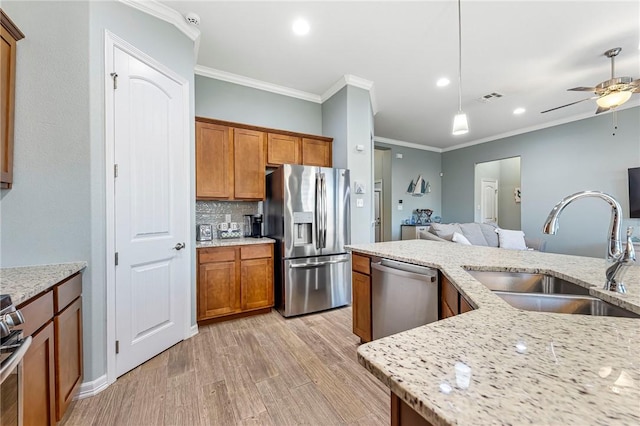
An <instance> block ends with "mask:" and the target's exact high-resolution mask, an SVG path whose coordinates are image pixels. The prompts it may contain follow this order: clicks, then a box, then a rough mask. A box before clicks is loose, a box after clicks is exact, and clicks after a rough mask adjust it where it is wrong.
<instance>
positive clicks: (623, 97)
mask: <svg viewBox="0 0 640 426" xmlns="http://www.w3.org/2000/svg"><path fill="white" fill-rule="evenodd" d="M629 98H631V92H630V91H621V92H611V93H609V94H608V95H604V96H601V97H599V98H598V99H597V100H596V103H597V104H598V106H599V107H600V108H616V107H619V106H620V105H622V104H623V103H625V102H627V101H628V100H629Z"/></svg>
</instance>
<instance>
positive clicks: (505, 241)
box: [497, 228, 527, 250]
mask: <svg viewBox="0 0 640 426" xmlns="http://www.w3.org/2000/svg"><path fill="white" fill-rule="evenodd" d="M497 232H498V239H499V241H500V248H505V249H512V250H526V249H527V245H526V244H525V242H524V232H522V231H512V230H510V229H500V228H498V231H497Z"/></svg>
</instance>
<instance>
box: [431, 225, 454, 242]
mask: <svg viewBox="0 0 640 426" xmlns="http://www.w3.org/2000/svg"><path fill="white" fill-rule="evenodd" d="M429 232H431V233H432V234H436V235H437V236H438V237H440V238H443V239H445V240H447V241H451V238H452V237H453V233H454V232H457V233H459V234H462V230H461V229H460V225H459V224H457V223H432V224H431V226H430V227H429Z"/></svg>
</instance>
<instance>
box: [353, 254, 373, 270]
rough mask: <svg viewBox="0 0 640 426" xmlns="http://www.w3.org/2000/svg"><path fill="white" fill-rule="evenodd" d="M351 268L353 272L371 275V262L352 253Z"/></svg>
mask: <svg viewBox="0 0 640 426" xmlns="http://www.w3.org/2000/svg"><path fill="white" fill-rule="evenodd" d="M351 268H352V269H353V270H354V271H358V272H360V273H363V274H367V275H371V261H370V259H369V258H368V257H366V256H361V255H359V254H355V253H353V254H352V256H351Z"/></svg>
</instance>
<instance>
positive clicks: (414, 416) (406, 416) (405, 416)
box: [391, 392, 432, 426]
mask: <svg viewBox="0 0 640 426" xmlns="http://www.w3.org/2000/svg"><path fill="white" fill-rule="evenodd" d="M391 426H432V424H431V423H430V422H428V421H427V420H426V419H425V418H424V417H422V416H421V415H420V414H418V413H417V412H416V411H415V410H414V409H413V408H411V407H410V406H409V405H408V404H407V403H406V402H404V401H403V400H402V399H400V397H398V396H397V395H396V394H395V393H393V392H391Z"/></svg>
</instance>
